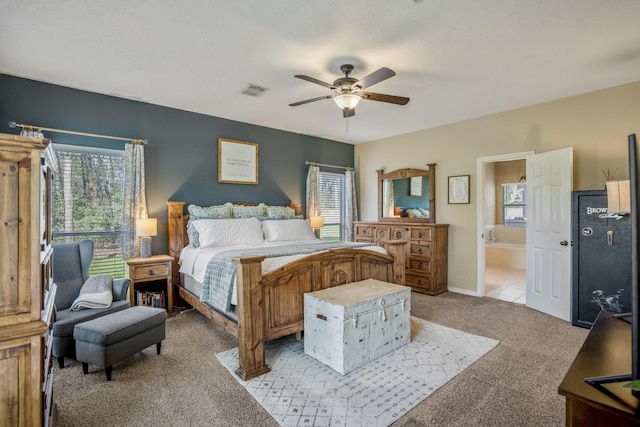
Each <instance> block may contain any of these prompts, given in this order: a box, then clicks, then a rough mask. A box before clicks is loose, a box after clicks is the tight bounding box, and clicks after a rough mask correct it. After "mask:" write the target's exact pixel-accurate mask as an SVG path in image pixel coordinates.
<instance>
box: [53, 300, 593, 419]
mask: <svg viewBox="0 0 640 427" xmlns="http://www.w3.org/2000/svg"><path fill="white" fill-rule="evenodd" d="M411 314H412V315H413V316H415V317H418V318H420V319H425V320H427V321H430V322H434V323H437V324H439V325H443V326H447V327H449V328H455V329H457V330H460V331H464V332H468V333H471V334H475V335H481V336H485V337H490V338H493V339H497V340H500V344H499V345H498V346H496V347H495V348H494V349H493V350H491V351H490V352H489V353H487V354H486V355H485V356H484V357H482V358H481V359H480V360H478V361H477V362H476V363H474V364H473V365H471V366H469V367H468V368H467V369H465V370H464V371H463V372H461V373H460V374H458V375H457V376H455V377H454V378H453V379H452V380H451V381H449V382H447V383H446V384H444V385H443V386H442V387H440V388H439V389H438V390H436V391H435V392H434V393H433V394H431V396H429V397H428V398H426V399H425V400H423V401H422V402H420V403H419V404H418V405H416V406H415V407H414V408H413V409H412V410H410V411H409V412H407V413H406V414H405V415H403V416H402V417H400V418H399V419H398V420H397V421H396V422H394V423H393V427H422V426H446V427H468V426H491V427H493V426H498V427H500V426H505V427H512V426H518V427H540V426H545V427H555V426H557V427H564V425H565V399H564V398H563V397H562V396H560V395H558V385H559V384H560V382H561V381H562V378H563V377H564V374H565V372H566V371H567V369H568V368H569V365H570V364H571V362H572V361H573V359H574V357H575V356H576V354H577V352H578V350H579V349H580V347H581V346H582V343H583V341H584V339H585V337H586V336H587V333H588V331H587V330H586V329H582V328H577V327H575V326H571V324H570V323H568V322H564V321H562V320H559V319H556V318H553V317H551V316H547V315H545V314H542V313H540V312H537V311H535V310H531V309H528V308H526V307H524V306H522V305H517V304H512V303H508V302H504V301H498V300H494V299H491V298H477V297H471V296H466V295H460V294H455V293H452V292H447V293H445V294H442V295H439V296H437V297H431V296H428V295H422V294H417V293H413V294H412V295H411ZM237 346H238V341H237V340H236V339H235V338H233V337H232V336H231V335H229V334H227V333H226V332H224V331H223V330H222V329H220V328H219V327H217V326H216V325H215V324H213V323H212V322H211V321H209V320H208V319H207V318H205V317H204V316H202V315H201V314H199V313H197V312H195V311H189V312H185V313H183V314H177V315H175V316H173V317H171V318H169V319H168V320H167V338H166V340H165V341H164V342H163V343H162V354H161V355H159V356H158V355H156V349H155V346H151V347H149V348H148V349H145V350H144V351H142V352H140V353H136V354H135V355H133V356H131V357H130V358H127V359H125V360H123V361H122V362H120V363H116V364H115V366H114V371H113V380H112V381H109V382H107V381H106V379H105V374H104V370H102V369H99V368H97V367H94V366H91V365H90V366H89V374H88V375H83V374H82V365H81V364H80V363H77V362H75V361H74V360H69V361H68V363H67V366H66V367H65V368H64V369H58V364H57V363H54V368H53V369H54V372H53V396H54V399H55V401H56V403H57V406H58V422H57V424H56V426H57V427H77V426H82V427H91V426H97V427H110V426H118V427H121V426H127V427H128V426H135V427H147V426H149V427H174V426H198V427H200V426H216V427H217V426H223V427H227V426H257V427H278V423H277V422H276V421H275V420H274V419H273V417H272V416H271V415H269V413H268V412H267V411H265V410H264V408H263V407H262V406H260V404H259V403H258V402H256V400H255V399H254V398H253V397H252V396H251V395H250V394H249V393H248V392H247V391H246V390H245V389H244V387H242V386H241V385H240V384H239V383H238V381H236V380H235V379H234V378H233V376H232V375H229V372H228V371H227V369H226V368H225V367H224V366H222V365H221V364H220V362H218V359H217V358H216V357H215V354H216V353H219V352H223V351H226V350H229V349H232V348H234V347H237Z"/></svg>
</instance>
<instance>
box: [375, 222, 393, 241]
mask: <svg viewBox="0 0 640 427" xmlns="http://www.w3.org/2000/svg"><path fill="white" fill-rule="evenodd" d="M373 233H374V236H373V237H374V241H376V242H377V241H378V240H390V239H391V238H390V237H389V236H391V227H385V226H378V225H376V226H375V227H373Z"/></svg>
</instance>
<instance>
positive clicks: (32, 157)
mask: <svg viewBox="0 0 640 427" xmlns="http://www.w3.org/2000/svg"><path fill="white" fill-rule="evenodd" d="M54 165H55V159H54V157H53V151H52V148H51V146H50V141H49V140H48V139H38V138H31V137H22V136H16V135H7V134H0V380H1V384H0V425H2V426H29V427H31V426H47V425H52V424H54V423H55V408H54V405H53V399H52V384H53V382H52V380H53V378H52V375H51V372H52V357H51V333H50V331H51V321H52V314H53V310H54V309H53V302H54V298H55V292H56V286H55V284H54V283H53V280H52V265H51V263H52V256H51V254H52V247H51V213H52V209H51V201H52V200H51V183H52V180H53V169H54Z"/></svg>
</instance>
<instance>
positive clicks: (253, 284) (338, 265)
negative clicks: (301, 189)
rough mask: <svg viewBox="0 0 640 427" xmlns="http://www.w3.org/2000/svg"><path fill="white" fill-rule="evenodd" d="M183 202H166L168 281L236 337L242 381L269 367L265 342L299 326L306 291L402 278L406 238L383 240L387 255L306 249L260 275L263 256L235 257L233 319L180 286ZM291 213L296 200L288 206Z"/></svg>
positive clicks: (301, 325)
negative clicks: (170, 276) (171, 262)
mask: <svg viewBox="0 0 640 427" xmlns="http://www.w3.org/2000/svg"><path fill="white" fill-rule="evenodd" d="M184 205H185V202H167V210H168V233H169V236H168V239H169V255H171V256H173V257H174V265H173V270H172V271H173V274H174V278H173V279H174V280H173V283H175V284H177V285H178V291H179V294H180V296H181V297H182V298H183V299H184V300H185V301H186V302H187V303H189V304H190V305H192V306H193V307H194V308H195V309H196V310H198V311H199V312H201V313H202V314H204V315H205V316H206V317H208V318H209V319H211V320H212V321H213V322H215V323H216V324H218V325H219V326H221V327H222V328H223V329H224V330H225V331H227V332H229V333H230V334H232V335H233V336H235V337H236V338H237V339H238V352H239V362H240V366H239V367H238V368H237V369H236V371H235V372H236V374H237V375H238V376H239V377H240V378H242V379H243V380H250V379H251V378H254V377H257V376H259V375H262V374H265V373H267V372H269V371H270V369H269V367H268V366H267V365H266V364H265V357H264V343H265V341H269V340H273V339H276V338H280V337H283V336H286V335H289V334H293V333H296V334H299V333H300V332H301V331H302V330H303V329H304V310H303V309H304V302H303V301H304V299H303V295H304V293H306V292H313V291H317V290H320V289H325V288H329V287H333V286H339V285H344V284H346V283H350V282H355V281H359V280H363V279H368V278H373V279H378V280H383V281H387V282H392V283H397V284H404V283H405V276H404V272H405V259H406V248H405V245H406V243H405V242H404V241H388V242H383V243H382V246H383V247H385V249H387V252H388V253H389V255H384V254H381V253H379V252H375V251H369V250H362V249H360V250H357V249H334V250H330V251H326V252H322V253H318V254H311V255H309V256H306V257H304V258H301V259H299V260H297V261H295V262H292V263H289V264H286V265H284V266H282V267H280V268H278V269H276V270H274V271H271V272H269V273H267V274H265V275H263V274H262V264H261V262H262V260H263V259H264V258H265V257H264V256H252V257H243V258H235V259H234V262H235V264H236V269H237V271H236V287H237V295H238V306H237V316H238V321H237V323H236V322H235V321H234V320H232V319H230V318H229V317H227V316H226V315H225V314H224V313H222V312H220V311H217V310H215V309H214V308H213V307H211V306H210V305H208V304H205V303H203V302H202V301H200V300H199V298H198V297H197V296H196V295H194V294H192V293H191V292H189V291H188V290H187V289H185V288H184V286H183V281H182V275H181V274H179V273H178V270H179V268H178V259H179V257H180V251H181V250H182V248H183V247H185V246H186V245H187V243H188V240H187V233H186V224H187V221H188V217H189V216H188V214H185V213H184ZM291 206H292V207H293V208H294V209H295V210H296V214H298V213H299V211H300V205H291Z"/></svg>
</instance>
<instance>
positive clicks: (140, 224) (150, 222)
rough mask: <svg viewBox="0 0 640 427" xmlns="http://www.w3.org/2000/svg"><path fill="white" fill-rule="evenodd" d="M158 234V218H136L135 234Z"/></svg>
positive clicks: (146, 235)
mask: <svg viewBox="0 0 640 427" xmlns="http://www.w3.org/2000/svg"><path fill="white" fill-rule="evenodd" d="M157 235H158V220H157V219H156V218H147V219H137V220H136V236H139V237H149V236H157Z"/></svg>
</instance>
